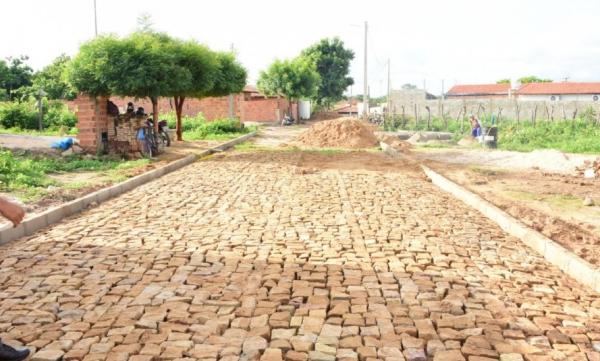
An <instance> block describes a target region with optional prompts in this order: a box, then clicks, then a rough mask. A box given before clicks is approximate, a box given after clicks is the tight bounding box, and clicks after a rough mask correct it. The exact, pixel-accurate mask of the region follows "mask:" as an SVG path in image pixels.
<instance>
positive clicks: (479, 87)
mask: <svg viewBox="0 0 600 361" xmlns="http://www.w3.org/2000/svg"><path fill="white" fill-rule="evenodd" d="M509 90H510V84H464V85H455V86H453V87H452V88H450V90H448V93H446V94H447V95H505V94H508V91H509Z"/></svg>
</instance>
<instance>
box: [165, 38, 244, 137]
mask: <svg viewBox="0 0 600 361" xmlns="http://www.w3.org/2000/svg"><path fill="white" fill-rule="evenodd" d="M172 45H173V46H174V47H173V49H172V51H173V54H175V63H176V64H178V65H179V66H181V67H183V68H186V69H188V70H189V72H190V76H191V81H189V82H183V83H181V84H178V88H176V89H174V91H173V100H174V102H175V115H176V117H177V123H176V133H177V140H182V126H181V115H182V111H183V103H184V101H185V99H186V97H197V98H201V97H203V96H205V94H207V92H209V91H210V90H211V89H212V88H213V87H214V85H215V81H216V78H217V72H218V71H219V62H218V59H217V56H216V54H215V53H213V52H212V51H210V50H209V49H208V48H207V47H205V46H203V45H200V44H198V43H196V42H194V41H187V42H182V41H176V42H173V44H172ZM244 80H245V79H244Z"/></svg>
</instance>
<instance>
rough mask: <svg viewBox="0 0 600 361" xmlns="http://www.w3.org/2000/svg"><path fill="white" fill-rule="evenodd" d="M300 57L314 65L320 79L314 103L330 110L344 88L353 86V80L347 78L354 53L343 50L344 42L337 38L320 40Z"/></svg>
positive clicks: (339, 98)
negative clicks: (305, 58)
mask: <svg viewBox="0 0 600 361" xmlns="http://www.w3.org/2000/svg"><path fill="white" fill-rule="evenodd" d="M302 56H304V57H307V58H308V59H310V60H311V61H312V62H313V63H314V64H315V68H316V70H317V72H318V73H319V75H320V77H321V83H320V85H319V87H318V89H317V94H316V96H315V101H316V103H317V104H318V105H321V106H324V107H326V108H330V107H331V105H332V104H334V103H335V102H337V101H339V100H342V99H343V97H344V91H345V90H346V88H348V87H349V86H350V85H352V84H354V80H353V79H352V78H351V77H350V76H348V75H349V74H350V62H351V61H352V59H354V52H353V51H352V50H350V49H346V48H344V42H343V41H341V40H340V39H339V38H333V39H322V40H321V41H319V42H318V43H316V44H314V45H312V46H310V47H309V48H307V49H305V50H303V51H302Z"/></svg>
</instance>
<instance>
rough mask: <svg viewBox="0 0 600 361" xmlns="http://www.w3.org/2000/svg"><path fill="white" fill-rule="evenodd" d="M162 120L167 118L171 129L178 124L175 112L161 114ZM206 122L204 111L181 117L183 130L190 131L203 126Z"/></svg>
mask: <svg viewBox="0 0 600 361" xmlns="http://www.w3.org/2000/svg"><path fill="white" fill-rule="evenodd" d="M160 119H161V120H163V119H164V120H166V121H167V124H168V125H169V129H175V128H176V125H177V117H176V116H175V112H169V113H166V114H161V115H160ZM205 123H206V119H205V118H204V115H202V113H198V114H196V116H193V117H190V116H187V115H186V116H183V117H182V119H181V125H182V131H184V132H189V131H192V130H194V129H197V128H199V127H201V126H202V125H203V124H205Z"/></svg>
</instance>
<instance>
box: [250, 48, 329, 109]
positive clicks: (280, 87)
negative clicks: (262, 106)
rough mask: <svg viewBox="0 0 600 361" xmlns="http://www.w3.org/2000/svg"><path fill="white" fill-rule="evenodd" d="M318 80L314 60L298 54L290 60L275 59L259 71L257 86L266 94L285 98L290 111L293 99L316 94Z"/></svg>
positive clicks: (309, 97) (311, 96) (308, 97)
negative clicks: (267, 66) (266, 67)
mask: <svg viewBox="0 0 600 361" xmlns="http://www.w3.org/2000/svg"><path fill="white" fill-rule="evenodd" d="M320 82H321V77H320V76H319V73H318V72H317V70H316V68H315V64H314V62H313V61H311V60H309V59H307V58H306V57H302V56H300V57H297V58H294V59H292V60H275V61H274V62H273V63H272V64H271V65H270V66H269V68H268V69H267V70H265V71H261V73H260V77H259V79H258V83H257V86H258V89H260V91H261V92H263V93H264V94H266V95H272V96H275V95H279V96H282V97H284V98H286V99H287V101H288V102H289V111H290V112H291V111H292V102H293V101H298V100H300V99H311V98H314V97H316V96H317V91H318V87H319V84H320ZM290 116H292V114H290Z"/></svg>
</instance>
